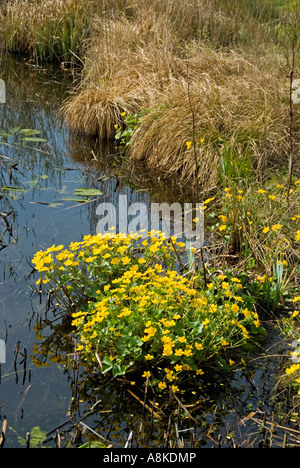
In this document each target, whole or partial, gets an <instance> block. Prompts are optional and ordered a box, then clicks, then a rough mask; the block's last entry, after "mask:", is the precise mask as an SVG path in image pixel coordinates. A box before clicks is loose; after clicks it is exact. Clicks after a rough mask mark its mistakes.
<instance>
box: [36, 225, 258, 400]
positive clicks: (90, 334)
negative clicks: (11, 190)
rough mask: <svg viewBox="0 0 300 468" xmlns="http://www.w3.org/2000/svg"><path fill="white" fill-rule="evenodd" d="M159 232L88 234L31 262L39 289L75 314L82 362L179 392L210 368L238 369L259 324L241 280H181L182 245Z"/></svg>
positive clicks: (49, 250) (113, 373)
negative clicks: (236, 358) (239, 354)
mask: <svg viewBox="0 0 300 468" xmlns="http://www.w3.org/2000/svg"><path fill="white" fill-rule="evenodd" d="M156 234H157V236H156V237H149V238H148V239H142V238H141V237H140V236H137V235H128V236H122V235H112V234H110V235H109V234H107V235H96V236H86V237H84V239H83V241H82V242H76V243H72V244H71V245H70V246H69V248H68V249H65V248H64V247H63V246H58V247H56V246H53V247H51V248H49V249H47V250H45V251H42V252H37V254H36V255H35V257H34V259H33V263H34V264H35V265H36V269H37V270H38V271H39V272H40V273H41V277H40V279H39V280H38V284H39V285H41V284H47V285H48V287H50V289H51V291H52V292H53V294H55V295H56V297H57V299H58V300H59V301H60V303H61V304H62V305H64V306H65V307H66V308H68V309H69V310H70V311H71V312H70V313H71V314H72V325H73V327H74V332H75V334H76V335H77V337H78V346H77V351H78V352H79V353H80V354H81V356H82V359H83V361H86V362H87V363H90V364H92V365H97V366H99V369H100V371H101V373H103V374H106V373H111V374H112V375H113V376H114V377H116V376H120V375H124V374H128V373H131V372H135V373H136V374H137V375H138V376H140V377H143V378H144V379H146V381H147V382H149V383H151V384H152V385H155V386H156V388H157V389H160V390H164V388H167V387H169V386H170V385H171V386H172V389H173V391H174V392H175V391H176V390H178V389H179V385H180V383H182V382H184V381H185V380H186V379H187V378H191V377H192V378H198V376H199V375H202V374H203V369H202V368H204V367H205V365H206V364H207V362H214V363H218V364H219V365H222V366H223V367H224V366H225V367H227V366H230V365H233V364H234V362H233V360H231V359H230V358H231V357H232V356H231V355H230V353H229V351H230V350H233V349H234V348H237V347H241V346H242V345H244V344H245V343H247V341H248V340H249V339H250V338H251V335H252V333H257V332H258V331H259V329H260V323H259V318H258V315H257V313H256V312H254V311H253V310H251V307H250V306H249V302H247V296H245V295H243V292H242V285H241V281H240V280H239V278H235V277H233V278H229V277H226V276H225V275H219V276H216V277H213V278H214V279H212V280H210V282H209V283H208V284H206V285H205V284H204V283H203V280H202V278H201V275H200V273H198V274H196V275H194V276H193V278H192V279H190V278H189V276H188V275H186V276H184V275H183V274H180V273H179V272H178V271H177V269H176V261H177V256H178V251H179V250H180V249H181V248H182V247H183V246H184V244H183V243H180V242H177V241H176V240H175V239H171V240H167V239H166V238H164V236H163V235H162V234H161V233H156ZM174 249H176V252H175V250H174ZM248 307H249V308H248ZM249 309H250V310H249Z"/></svg>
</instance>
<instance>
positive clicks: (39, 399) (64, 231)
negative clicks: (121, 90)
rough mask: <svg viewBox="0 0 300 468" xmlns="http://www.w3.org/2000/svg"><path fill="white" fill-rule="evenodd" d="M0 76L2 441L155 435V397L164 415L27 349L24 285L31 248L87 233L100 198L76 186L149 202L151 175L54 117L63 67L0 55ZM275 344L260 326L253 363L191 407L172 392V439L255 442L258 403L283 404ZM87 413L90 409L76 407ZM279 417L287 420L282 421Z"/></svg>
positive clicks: (31, 314)
mask: <svg viewBox="0 0 300 468" xmlns="http://www.w3.org/2000/svg"><path fill="white" fill-rule="evenodd" d="M1 78H2V79H3V80H4V82H5V84H6V103H5V104H0V130H1V131H3V132H10V135H9V136H6V137H5V136H2V138H1V140H0V212H1V214H2V215H1V217H0V340H4V341H5V344H6V362H5V364H2V366H1V383H0V426H1V423H2V421H3V420H4V419H6V420H7V423H8V429H7V432H6V440H5V447H9V448H18V447H24V443H25V436H26V433H27V432H31V433H34V431H36V432H37V433H38V434H39V435H40V434H41V433H42V435H43V436H44V438H45V439H47V438H48V440H49V441H50V442H49V443H50V444H51V443H54V442H53V440H52V439H51V438H53V437H54V436H55V434H56V429H57V428H60V430H61V431H62V432H63V431H64V429H66V431H67V435H66V437H69V438H71V437H72V436H74V431H75V429H74V427H76V424H75V423H76V422H77V421H78V420H81V421H83V422H84V424H86V425H88V426H89V427H90V428H92V429H93V430H95V431H96V432H98V433H99V434H102V436H103V437H106V438H107V439H108V440H111V441H112V443H113V444H115V445H116V446H124V444H125V442H126V440H127V438H128V436H129V434H130V433H131V431H133V433H134V434H135V438H133V440H135V442H134V443H135V444H138V445H139V446H146V447H151V446H153V447H158V446H161V445H163V443H164V441H166V427H167V426H168V423H169V422H170V417H169V416H168V414H169V413H167V410H166V406H164V405H163V404H162V405H161V406H160V404H161V402H160V401H159V400H158V401H156V402H155V406H154V407H153V408H160V409H164V412H165V420H164V418H162V420H160V419H156V418H155V417H154V416H153V412H151V411H149V410H148V409H145V407H144V406H143V405H142V404H141V401H139V400H138V399H137V398H136V397H137V396H139V398H140V400H142V399H143V393H141V392H140V393H139V389H133V388H130V387H128V386H126V385H124V384H122V385H120V384H119V385H118V384H117V385H112V384H109V383H107V382H106V383H105V384H103V385H101V383H99V382H98V381H97V379H95V380H93V376H85V375H84V372H83V373H82V374H81V373H80V371H79V370H78V368H77V367H76V366H74V367H73V368H71V369H66V368H65V366H64V365H62V364H57V363H50V365H49V366H48V367H36V366H35V365H34V363H33V362H32V360H31V358H30V355H31V354H32V348H33V346H34V343H35V341H36V338H35V331H34V325H35V323H36V321H37V320H38V319H39V320H40V319H41V317H44V312H45V302H44V300H42V301H41V298H40V297H39V295H38V294H36V292H35V281H36V278H35V277H34V275H33V274H32V266H31V263H30V262H31V259H32V257H33V255H34V253H35V252H36V251H37V250H40V249H43V248H47V247H49V246H51V245H53V244H65V245H68V244H69V243H70V242H72V241H79V240H81V239H82V236H84V235H86V234H94V233H95V232H96V225H97V216H96V207H97V205H98V203H99V199H96V200H95V201H92V199H90V200H89V203H84V204H82V203H77V202H76V189H78V188H83V187H88V188H95V189H98V190H101V191H102V192H103V196H102V197H101V200H109V201H110V202H112V203H114V200H116V199H117V197H118V196H119V194H126V195H127V197H128V201H129V202H135V201H143V202H144V203H150V201H151V197H154V198H155V199H156V200H157V197H158V195H157V192H153V187H152V186H151V180H150V178H149V180H148V189H149V190H146V189H145V183H144V181H143V183H141V184H134V181H136V180H139V178H138V177H136V178H135V174H134V173H132V174H131V177H127V178H126V177H124V174H122V173H121V169H120V167H118V164H116V163H115V162H114V161H115V160H114V158H113V154H112V149H111V148H108V147H107V146H105V145H104V144H103V143H102V144H101V143H99V142H97V141H95V140H94V139H90V138H87V137H82V136H78V135H74V134H73V133H72V132H71V131H70V129H69V128H68V127H67V125H66V124H64V123H63V122H62V120H61V118H60V116H59V112H58V110H59V108H60V106H61V103H62V102H63V100H64V99H65V97H66V93H67V90H68V87H69V86H70V84H71V82H72V75H71V74H70V72H63V71H62V70H61V69H57V68H53V69H52V68H51V69H50V68H47V69H44V68H42V67H34V66H32V65H29V64H27V63H26V62H25V61H16V60H14V61H13V60H11V59H9V58H7V59H5V61H4V62H3V63H2V68H1ZM12 129H14V131H13V132H12ZM17 129H18V130H17ZM24 129H32V130H37V131H39V132H40V133H39V134H34V136H33V138H35V137H36V136H37V137H38V138H42V139H43V140H45V141H35V140H34V139H33V140H24V137H26V136H27V137H28V135H29V133H28V132H27V133H26V132H25V133H24V132H23V133H22V132H20V130H24ZM146 185H147V184H146ZM146 188H147V187H146ZM164 196H166V194H165V193H164ZM96 198H97V197H96ZM165 201H166V200H165ZM279 343H280V340H279V337H278V335H277V334H276V333H274V331H272V330H271V332H270V335H269V338H268V342H267V343H265V344H264V348H262V349H261V350H260V352H261V353H262V355H263V358H260V359H258V360H257V361H256V360H255V359H254V363H255V364H254V366H253V369H252V373H250V374H248V375H244V374H242V373H236V375H235V376H234V377H233V380H232V381H225V383H224V380H222V379H220V381H218V380H216V381H215V382H214V384H211V386H210V389H209V391H208V390H206V393H205V396H203V395H200V394H196V392H194V393H191V401H190V404H191V405H192V404H193V405H194V406H189V407H190V408H193V409H191V412H190V417H188V416H187V413H186V412H185V411H184V410H183V409H182V407H180V405H179V404H178V402H177V403H176V404H175V407H174V408H173V410H172V411H173V413H172V415H173V416H172V418H174V415H178V413H180V414H182V415H183V416H184V417H183V418H182V419H181V422H180V423H178V421H177V423H176V417H177V416H176V417H175V420H174V421H173V420H172V421H173V422H174V426H173V422H172V428H173V429H172V431H173V437H174V441H175V442H174V443H175V445H176V440H177V442H178V440H179V439H180V440H181V443H184V444H186V446H188V444H191V445H196V446H203V447H210V446H213V447H214V446H217V445H218V443H221V442H220V441H221V440H222V444H223V445H224V446H226V445H228V444H229V445H230V444H232V443H233V442H232V441H234V440H235V441H237V442H238V443H240V444H248V445H252V446H255V445H257V444H258V443H259V442H260V441H261V439H262V435H261V433H260V431H259V430H258V422H259V421H260V420H261V419H262V418H263V416H264V415H265V414H267V417H268V418H269V419H271V417H272V413H273V412H274V408H276V417H277V420H278V417H279V412H278V408H281V409H282V411H283V409H284V408H285V409H286V405H287V400H286V398H285V399H284V400H277V399H276V397H274V385H275V382H276V375H277V372H278V368H277V367H278V365H279V359H280V355H279V354H278V349H279V347H280V344H279ZM272 356H273V357H272ZM228 389H229V390H228ZM132 393H134V395H135V396H133V395H132ZM275 394H276V392H275ZM285 396H286V395H285ZM176 405H177V406H176ZM195 408H196V409H195ZM86 412H88V413H90V416H86V417H85V415H86ZM145 413H146V414H145ZM283 413H284V411H283ZM249 414H250V415H252V417H251V418H250V417H249ZM255 418H256V421H254V419H255ZM241 421H242V422H241ZM281 421H282V420H280V422H281ZM84 424H82V425H81V429H82V428H84V427H85V426H84ZM285 424H289V427H292V426H293V424H292V423H291V422H290V421H289V422H286V421H285ZM191 426H192V427H191ZM37 428H38V429H37ZM85 428H86V427H85ZM176 428H177V430H178V431H179V433H178V432H177V436H178V434H180V437H177V438H176V430H175V429H176ZM72 431H73V432H72ZM180 431H181V432H180ZM75 433H76V431H75ZM90 433H91V432H90ZM233 433H234V435H233ZM278 438H279V440H281V439H280V437H279V436H278ZM96 439H97V437H96ZM80 440H81V439H80Z"/></svg>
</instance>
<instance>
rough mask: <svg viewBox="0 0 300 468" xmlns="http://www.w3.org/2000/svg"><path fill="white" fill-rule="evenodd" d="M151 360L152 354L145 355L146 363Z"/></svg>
mask: <svg viewBox="0 0 300 468" xmlns="http://www.w3.org/2000/svg"><path fill="white" fill-rule="evenodd" d="M153 358H154V356H152V354H147V355H146V356H145V359H146V361H151V359H153Z"/></svg>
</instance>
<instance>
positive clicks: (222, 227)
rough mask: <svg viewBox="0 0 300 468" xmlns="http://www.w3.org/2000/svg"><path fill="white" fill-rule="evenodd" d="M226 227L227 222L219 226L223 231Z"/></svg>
mask: <svg viewBox="0 0 300 468" xmlns="http://www.w3.org/2000/svg"><path fill="white" fill-rule="evenodd" d="M226 228H227V226H226V224H222V226H220V227H219V231H220V232H222V231H224V229H226Z"/></svg>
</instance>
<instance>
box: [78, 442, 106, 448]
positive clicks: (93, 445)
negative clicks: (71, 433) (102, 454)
mask: <svg viewBox="0 0 300 468" xmlns="http://www.w3.org/2000/svg"><path fill="white" fill-rule="evenodd" d="M105 447H106V446H105V444H103V442H100V441H98V442H97V441H95V440H94V441H91V442H86V443H85V444H83V445H80V447H78V448H80V449H82V448H83V449H86V448H90V449H95V448H105Z"/></svg>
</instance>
